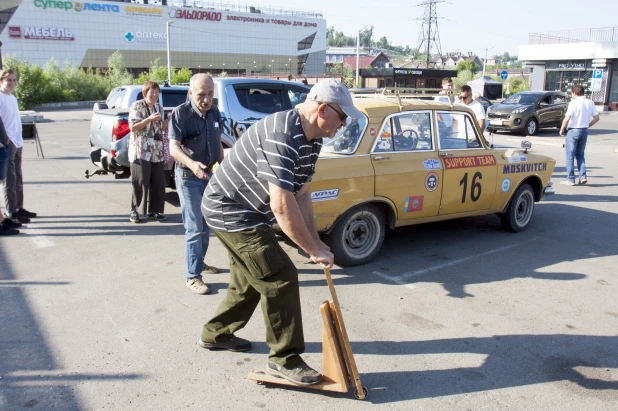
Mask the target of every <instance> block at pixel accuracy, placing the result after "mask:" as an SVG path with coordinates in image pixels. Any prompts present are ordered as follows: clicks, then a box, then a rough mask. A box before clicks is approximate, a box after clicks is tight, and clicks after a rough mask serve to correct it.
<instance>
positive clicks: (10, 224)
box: [0, 218, 21, 228]
mask: <svg viewBox="0 0 618 411" xmlns="http://www.w3.org/2000/svg"><path fill="white" fill-rule="evenodd" d="M0 225H3V226H5V227H7V228H17V227H21V223H19V222H17V221H13V220H11V219H10V218H5V219H4V220H2V222H1V223H0Z"/></svg>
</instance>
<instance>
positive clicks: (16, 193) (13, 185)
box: [0, 69, 36, 223]
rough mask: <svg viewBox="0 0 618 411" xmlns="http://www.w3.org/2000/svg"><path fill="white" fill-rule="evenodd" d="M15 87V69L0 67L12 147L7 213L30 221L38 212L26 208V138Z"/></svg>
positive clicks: (1, 107)
mask: <svg viewBox="0 0 618 411" xmlns="http://www.w3.org/2000/svg"><path fill="white" fill-rule="evenodd" d="M16 87H17V76H16V75H15V70H13V69H8V70H2V71H0V118H2V122H3V123H4V127H5V129H6V133H7V134H8V137H9V142H8V147H9V150H10V156H9V166H8V169H7V173H6V181H5V183H4V200H5V203H6V214H5V217H7V218H10V219H11V220H12V221H14V222H18V223H29V222H30V219H31V218H34V217H36V213H32V212H30V211H28V210H26V209H25V208H24V182H23V177H22V171H21V158H22V151H23V148H24V147H23V146H24V139H23V137H22V128H21V118H20V116H19V106H18V104H17V99H16V98H15V96H14V95H13V91H14V90H15V88H16Z"/></svg>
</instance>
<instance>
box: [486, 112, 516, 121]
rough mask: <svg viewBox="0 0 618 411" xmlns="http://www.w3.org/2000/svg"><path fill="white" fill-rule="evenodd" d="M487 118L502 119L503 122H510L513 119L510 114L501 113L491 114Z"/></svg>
mask: <svg viewBox="0 0 618 411" xmlns="http://www.w3.org/2000/svg"><path fill="white" fill-rule="evenodd" d="M487 117H489V118H490V119H491V118H501V119H503V120H508V119H509V118H511V115H510V114H500V113H489V114H488V115H487Z"/></svg>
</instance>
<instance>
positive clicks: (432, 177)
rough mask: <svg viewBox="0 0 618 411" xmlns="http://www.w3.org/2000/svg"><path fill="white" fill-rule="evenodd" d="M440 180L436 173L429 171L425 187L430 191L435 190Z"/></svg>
mask: <svg viewBox="0 0 618 411" xmlns="http://www.w3.org/2000/svg"><path fill="white" fill-rule="evenodd" d="M438 182H439V179H438V175H437V174H436V173H429V174H427V177H425V188H426V189H427V191H429V192H431V191H435V189H436V188H438Z"/></svg>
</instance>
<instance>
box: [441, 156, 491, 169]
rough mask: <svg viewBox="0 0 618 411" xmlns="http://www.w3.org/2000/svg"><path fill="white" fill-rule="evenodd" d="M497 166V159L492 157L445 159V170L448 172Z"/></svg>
mask: <svg viewBox="0 0 618 411" xmlns="http://www.w3.org/2000/svg"><path fill="white" fill-rule="evenodd" d="M495 165H496V157H494V156H491V155H485V156H468V157H454V158H445V159H444V168H445V169H447V170H448V169H450V168H469V167H485V166H495Z"/></svg>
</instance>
